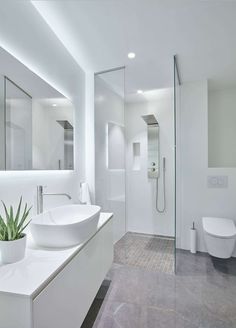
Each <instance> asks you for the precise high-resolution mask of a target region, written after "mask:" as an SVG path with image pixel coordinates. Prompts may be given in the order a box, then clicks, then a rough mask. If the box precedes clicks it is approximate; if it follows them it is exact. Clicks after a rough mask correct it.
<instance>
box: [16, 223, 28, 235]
mask: <svg viewBox="0 0 236 328" xmlns="http://www.w3.org/2000/svg"><path fill="white" fill-rule="evenodd" d="M29 224H30V221H29V222H27V223H26V224H25V225H24V227H23V228H21V230H20V231H19V232H18V234H19V235H21V234H22V232H23V231H24V230H25V228H26V227H27V226H28V225H29Z"/></svg>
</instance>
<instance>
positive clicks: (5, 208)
mask: <svg viewBox="0 0 236 328" xmlns="http://www.w3.org/2000/svg"><path fill="white" fill-rule="evenodd" d="M2 204H3V207H4V210H5V214H6V219H7V221H9V219H10V217H9V214H8V211H7V207H6V205H5V203H4V202H3V201H2Z"/></svg>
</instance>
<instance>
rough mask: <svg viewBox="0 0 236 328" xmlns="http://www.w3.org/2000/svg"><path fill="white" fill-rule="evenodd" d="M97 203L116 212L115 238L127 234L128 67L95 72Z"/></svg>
mask: <svg viewBox="0 0 236 328" xmlns="http://www.w3.org/2000/svg"><path fill="white" fill-rule="evenodd" d="M94 83H95V85H94V93H95V97H94V98H95V195H96V196H95V197H96V199H95V202H96V204H97V205H100V206H101V208H102V211H104V212H113V213H114V225H113V239H114V243H115V242H117V241H118V240H119V239H120V238H121V237H122V236H124V234H125V233H126V213H125V208H126V204H125V201H126V197H125V68H124V67H119V68H115V69H111V70H108V71H104V72H100V73H97V74H95V82H94Z"/></svg>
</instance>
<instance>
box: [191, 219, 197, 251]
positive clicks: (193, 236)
mask: <svg viewBox="0 0 236 328" xmlns="http://www.w3.org/2000/svg"><path fill="white" fill-rule="evenodd" d="M190 252H191V253H192V254H196V253H197V230H196V229H195V226H194V222H193V226H192V228H191V229H190Z"/></svg>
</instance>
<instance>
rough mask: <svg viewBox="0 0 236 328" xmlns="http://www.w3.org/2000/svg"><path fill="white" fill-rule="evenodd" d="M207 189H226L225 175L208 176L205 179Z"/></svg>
mask: <svg viewBox="0 0 236 328" xmlns="http://www.w3.org/2000/svg"><path fill="white" fill-rule="evenodd" d="M207 187H208V188H228V176H227V175H209V176H208V177H207Z"/></svg>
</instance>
